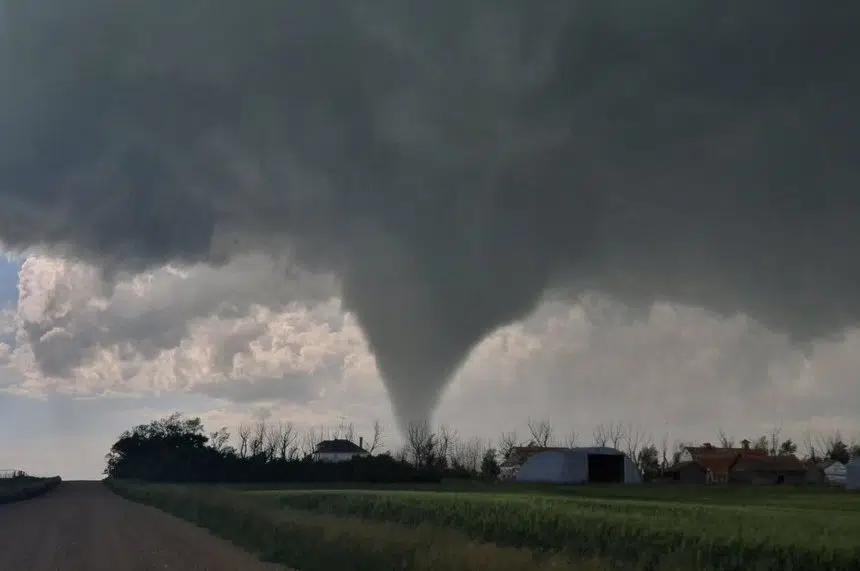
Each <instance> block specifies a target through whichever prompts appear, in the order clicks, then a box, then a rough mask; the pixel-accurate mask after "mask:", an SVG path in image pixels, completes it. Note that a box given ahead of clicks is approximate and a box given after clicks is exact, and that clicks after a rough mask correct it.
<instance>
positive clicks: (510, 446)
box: [498, 431, 520, 461]
mask: <svg viewBox="0 0 860 571" xmlns="http://www.w3.org/2000/svg"><path fill="white" fill-rule="evenodd" d="M518 446H520V440H519V438H517V433H516V431H511V432H503V433H502V435H501V436H500V437H499V446H498V450H499V455H500V456H501V457H502V461H507V460H508V458H510V457H511V452H513V451H514V448H517V447H518Z"/></svg>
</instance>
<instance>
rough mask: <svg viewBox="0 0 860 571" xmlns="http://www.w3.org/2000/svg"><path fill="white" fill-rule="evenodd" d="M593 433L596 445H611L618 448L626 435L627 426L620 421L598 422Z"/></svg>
mask: <svg viewBox="0 0 860 571" xmlns="http://www.w3.org/2000/svg"><path fill="white" fill-rule="evenodd" d="M593 434H594V444H595V446H600V447H604V446H611V447H612V448H616V449H617V448H618V447H619V446H620V445H621V442H622V440H624V438H625V437H626V430H625V426H624V425H623V424H621V423H620V422H609V423H606V424H598V425H597V426H596V427H594V433H593Z"/></svg>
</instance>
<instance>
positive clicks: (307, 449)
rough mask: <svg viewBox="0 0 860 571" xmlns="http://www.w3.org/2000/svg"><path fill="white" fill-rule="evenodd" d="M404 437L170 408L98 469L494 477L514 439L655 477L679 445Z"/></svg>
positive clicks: (823, 452)
mask: <svg viewBox="0 0 860 571" xmlns="http://www.w3.org/2000/svg"><path fill="white" fill-rule="evenodd" d="M403 436H404V438H403V443H402V445H400V446H399V447H397V448H395V449H394V450H388V449H387V448H386V447H385V434H384V430H383V427H382V425H381V424H380V423H379V422H375V423H374V424H373V427H372V430H371V432H370V433H369V434H367V435H358V434H357V433H356V430H355V426H354V425H353V424H351V423H340V424H338V425H336V426H333V427H316V428H311V429H309V430H305V431H300V430H298V429H297V428H296V426H295V425H294V424H292V423H290V422H266V421H259V422H255V423H243V424H241V425H240V426H239V427H238V430H237V431H236V433H235V435H234V434H231V433H230V431H229V430H228V429H227V428H226V427H222V428H220V429H218V430H216V431H214V432H207V431H206V429H205V427H204V426H203V423H202V422H201V420H200V419H199V418H188V417H185V416H184V415H182V414H181V413H174V414H172V415H169V416H167V417H165V418H162V419H159V420H155V421H152V422H150V423H148V424H141V425H138V426H136V427H134V428H132V429H129V430H127V431H125V432H123V433H122V434H121V435H120V436H119V438H118V439H117V441H116V442H115V443H114V444H113V445H112V446H111V449H110V452H109V453H108V454H107V456H106V461H107V466H106V468H105V474H106V475H107V476H109V477H113V478H129V479H138V480H148V481H160V482H192V481H193V482H278V481H283V482H325V481H331V482H335V481H339V482H348V481H361V482H418V481H424V482H428V481H439V480H440V479H442V478H446V479H453V478H461V479H486V480H495V479H496V477H497V476H498V474H499V472H500V466H501V465H503V464H504V462H505V461H506V460H507V459H508V458H509V457H510V455H511V453H512V452H513V451H514V450H515V449H516V448H518V447H537V448H550V447H568V448H572V447H576V446H582V445H585V446H600V447H604V446H608V447H612V448H616V449H618V450H621V451H622V452H624V453H625V454H627V456H628V457H629V458H630V459H631V460H632V461H633V462H634V464H636V466H637V467H638V468H639V470H640V471H641V472H642V474H643V475H644V477H645V478H646V479H656V478H659V477H660V476H661V475H662V474H663V472H665V471H666V470H667V469H668V468H670V467H671V466H673V465H675V464H677V463H678V462H679V461H680V459H681V454H682V452H683V450H684V449H685V447H686V446H691V445H693V443H686V442H682V441H674V442H671V443H670V440H669V436H668V435H666V434H664V435H662V436H661V437H660V438H659V439H654V438H653V436H652V435H651V434H650V433H648V432H646V431H644V430H642V429H641V428H639V427H637V426H636V425H633V424H631V423H621V422H609V423H602V424H599V425H598V426H596V427H595V428H594V429H593V431H592V433H591V434H590V438H588V437H584V436H583V435H580V434H578V433H577V432H574V431H571V432H568V433H567V434H563V435H562V434H559V433H558V432H557V431H556V428H555V426H554V425H553V424H552V423H551V422H550V421H548V420H540V421H532V420H529V422H528V423H527V430H526V432H525V433H524V434H523V435H522V436H521V435H519V434H518V433H517V431H510V432H505V433H503V434H501V435H500V436H499V438H498V439H497V440H496V441H495V442H493V441H491V440H486V439H481V438H468V437H463V436H461V435H460V434H459V432H458V431H457V430H455V429H452V428H450V427H448V426H441V427H439V428H437V429H434V428H433V427H431V426H430V425H429V424H427V423H413V424H410V425H409V426H408V428H407V430H406V434H404V435H403ZM334 439H342V440H349V441H351V442H354V443H358V442H359V441H361V442H362V444H363V447H364V449H365V450H366V451H368V452H369V453H370V454H371V455H370V456H368V457H363V458H355V459H353V460H351V461H349V462H340V463H330V462H317V461H314V458H313V453H314V450H315V448H316V446H317V444H318V443H320V442H321V441H324V440H334ZM747 440H748V441H749V445H750V447H751V448H754V449H758V450H761V451H764V452H767V453H768V454H771V455H780V454H783V455H784V454H797V452H798V445H797V444H795V443H794V442H793V441H792V440H791V439H785V440H781V439H780V431H779V430H776V429H775V430H773V431H771V432H770V433H769V434H765V435H761V436H758V437H755V438H750V439H747ZM717 443H718V445H719V446H722V447H728V448H732V447H736V446H737V442H736V440H735V439H734V438H732V437H730V436H728V435H727V434H726V433H725V432H724V431H719V433H718V440H717ZM801 451H802V452H803V453H804V454H802V455H801V456H802V457H804V458H807V459H812V460H825V459H832V460H839V461H842V462H847V461H849V459H850V458H851V457H852V456H855V455H856V456H860V443H858V442H856V441H846V440H845V439H844V438H843V437H842V435H841V433H839V432H832V433H829V434H815V433H806V434H805V435H804V439H803V444H802V447H801Z"/></svg>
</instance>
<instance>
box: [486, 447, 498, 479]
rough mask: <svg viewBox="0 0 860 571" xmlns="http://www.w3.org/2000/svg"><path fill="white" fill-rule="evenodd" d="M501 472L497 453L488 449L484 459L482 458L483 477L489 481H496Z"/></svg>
mask: <svg viewBox="0 0 860 571" xmlns="http://www.w3.org/2000/svg"><path fill="white" fill-rule="evenodd" d="M500 472H501V468H500V467H499V462H498V461H497V460H496V451H495V450H494V449H492V448H488V449H487V450H486V451H485V452H484V456H483V458H481V476H482V477H483V478H484V479H485V480H488V481H491V480H496V479H498V477H499V473H500Z"/></svg>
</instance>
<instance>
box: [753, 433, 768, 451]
mask: <svg viewBox="0 0 860 571" xmlns="http://www.w3.org/2000/svg"><path fill="white" fill-rule="evenodd" d="M750 448H752V449H753V450H758V451H759V452H767V451H768V450H769V448H770V439H769V438H768V437H767V436H766V435H762V436H759V437H758V438H756V439H755V440H753V441H751V443H750Z"/></svg>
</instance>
